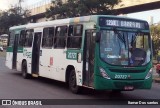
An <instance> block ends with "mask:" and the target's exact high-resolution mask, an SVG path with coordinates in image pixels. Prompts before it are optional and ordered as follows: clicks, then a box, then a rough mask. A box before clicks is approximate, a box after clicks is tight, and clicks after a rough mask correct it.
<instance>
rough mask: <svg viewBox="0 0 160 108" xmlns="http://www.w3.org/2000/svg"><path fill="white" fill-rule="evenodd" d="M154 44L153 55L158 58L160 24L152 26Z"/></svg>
mask: <svg viewBox="0 0 160 108" xmlns="http://www.w3.org/2000/svg"><path fill="white" fill-rule="evenodd" d="M150 30H151V36H152V43H153V47H154V49H153V53H154V56H157V54H158V51H159V50H160V24H158V25H152V26H150Z"/></svg>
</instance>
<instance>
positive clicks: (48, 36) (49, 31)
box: [42, 27, 54, 48]
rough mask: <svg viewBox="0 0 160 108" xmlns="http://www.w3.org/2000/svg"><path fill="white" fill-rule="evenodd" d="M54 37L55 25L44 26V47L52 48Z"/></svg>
mask: <svg viewBox="0 0 160 108" xmlns="http://www.w3.org/2000/svg"><path fill="white" fill-rule="evenodd" d="M53 37H54V27H49V28H44V30H43V39H42V47H43V48H51V47H52V45H53Z"/></svg>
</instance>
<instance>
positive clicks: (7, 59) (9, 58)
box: [5, 52, 13, 69]
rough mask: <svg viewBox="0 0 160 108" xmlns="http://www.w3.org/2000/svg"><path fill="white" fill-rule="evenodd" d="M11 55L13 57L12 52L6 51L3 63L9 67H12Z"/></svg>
mask: <svg viewBox="0 0 160 108" xmlns="http://www.w3.org/2000/svg"><path fill="white" fill-rule="evenodd" d="M12 57H13V53H12V52H6V63H5V65H6V66H7V67H8V68H9V69H12Z"/></svg>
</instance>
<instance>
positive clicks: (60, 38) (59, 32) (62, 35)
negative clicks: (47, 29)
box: [54, 26, 68, 49]
mask: <svg viewBox="0 0 160 108" xmlns="http://www.w3.org/2000/svg"><path fill="white" fill-rule="evenodd" d="M67 28H68V27H67V26H59V27H56V32H55V33H56V34H55V38H54V48H57V49H58V48H65V45H66V35H67Z"/></svg>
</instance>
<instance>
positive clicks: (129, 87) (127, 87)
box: [124, 86, 134, 90]
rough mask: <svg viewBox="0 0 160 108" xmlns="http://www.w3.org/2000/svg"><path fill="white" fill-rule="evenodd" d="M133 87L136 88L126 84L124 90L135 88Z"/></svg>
mask: <svg viewBox="0 0 160 108" xmlns="http://www.w3.org/2000/svg"><path fill="white" fill-rule="evenodd" d="M133 89H134V87H133V86H125V87H124V90H133Z"/></svg>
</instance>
